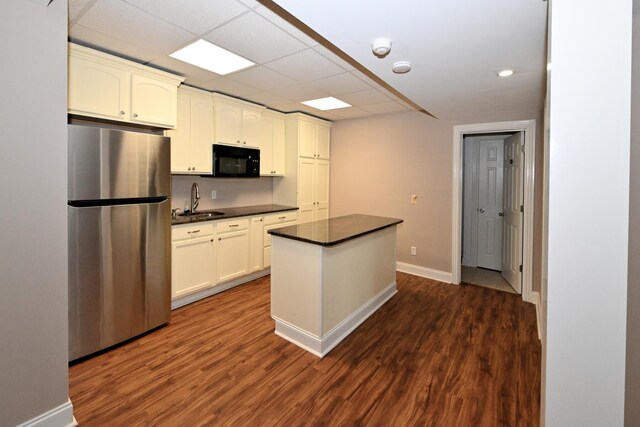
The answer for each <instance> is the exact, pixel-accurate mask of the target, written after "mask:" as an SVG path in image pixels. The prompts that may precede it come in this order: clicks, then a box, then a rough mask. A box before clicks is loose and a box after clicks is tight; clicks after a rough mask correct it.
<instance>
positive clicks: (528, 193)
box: [451, 119, 536, 302]
mask: <svg viewBox="0 0 640 427" xmlns="http://www.w3.org/2000/svg"><path fill="white" fill-rule="evenodd" d="M521 131H522V132H524V171H523V175H524V176H523V184H524V194H523V206H524V213H525V215H524V218H523V219H524V221H523V222H522V299H523V300H524V301H526V302H534V300H533V290H532V281H533V280H532V277H533V215H532V214H533V211H534V210H533V206H534V205H533V203H534V200H533V197H534V180H535V153H536V150H535V148H536V134H535V132H536V121H535V120H534V119H532V120H515V121H508V122H494V123H476V124H468V125H456V126H454V127H453V195H452V212H453V215H452V218H453V221H452V227H451V228H452V230H451V248H452V250H451V283H453V284H455V285H458V284H460V277H461V275H462V274H461V270H462V268H461V263H462V244H461V238H462V236H461V231H462V139H463V137H464V136H465V135H472V134H478V133H490V132H521ZM527 213H530V214H527Z"/></svg>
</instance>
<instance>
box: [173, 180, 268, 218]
mask: <svg viewBox="0 0 640 427" xmlns="http://www.w3.org/2000/svg"><path fill="white" fill-rule="evenodd" d="M272 180H273V178H270V177H264V178H203V177H200V176H185V175H174V176H173V177H172V179H171V186H172V188H171V207H172V208H180V209H182V208H183V207H184V202H185V201H188V200H190V197H191V184H193V183H194V182H197V183H198V186H199V187H200V205H199V206H198V209H200V210H203V209H217V208H227V207H236V206H251V205H263V204H269V203H271V201H272V194H271V184H272ZM212 190H215V191H216V199H215V200H212V199H211V191H212Z"/></svg>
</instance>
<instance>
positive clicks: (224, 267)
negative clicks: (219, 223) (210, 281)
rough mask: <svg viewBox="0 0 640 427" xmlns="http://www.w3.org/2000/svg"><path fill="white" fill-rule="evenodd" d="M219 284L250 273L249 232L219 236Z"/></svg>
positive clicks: (217, 249) (217, 252)
mask: <svg viewBox="0 0 640 427" xmlns="http://www.w3.org/2000/svg"><path fill="white" fill-rule="evenodd" d="M216 255H217V260H218V261H217V265H216V266H217V271H218V280H217V283H222V282H226V281H228V280H231V279H235V278H236V277H240V276H244V275H245V274H248V273H249V230H239V231H233V232H227V233H222V234H218V247H217V248H216Z"/></svg>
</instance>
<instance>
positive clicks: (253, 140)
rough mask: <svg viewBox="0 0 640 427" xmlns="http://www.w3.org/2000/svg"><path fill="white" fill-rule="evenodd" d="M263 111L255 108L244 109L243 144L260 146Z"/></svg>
mask: <svg viewBox="0 0 640 427" xmlns="http://www.w3.org/2000/svg"><path fill="white" fill-rule="evenodd" d="M261 122H262V113H261V112H259V111H253V110H242V144H243V145H247V146H251V147H260V134H261V131H262V130H261V128H260V123H261Z"/></svg>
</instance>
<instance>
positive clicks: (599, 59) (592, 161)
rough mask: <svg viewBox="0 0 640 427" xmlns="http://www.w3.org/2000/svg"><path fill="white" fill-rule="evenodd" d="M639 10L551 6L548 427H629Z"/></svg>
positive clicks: (595, 3)
mask: <svg viewBox="0 0 640 427" xmlns="http://www.w3.org/2000/svg"><path fill="white" fill-rule="evenodd" d="M631 5H632V1H631V0H620V1H616V2H606V3H603V2H602V1H599V0H583V1H581V2H563V1H553V2H551V3H550V7H551V13H552V19H551V37H550V49H551V65H552V70H551V79H550V84H551V88H550V91H551V92H550V94H551V96H550V110H549V114H550V118H549V126H550V128H549V145H550V149H549V171H548V178H549V181H548V183H549V197H548V245H547V247H548V264H547V265H548V267H547V291H548V292H547V311H546V313H547V319H546V320H547V321H546V326H547V331H546V347H545V351H544V353H543V358H544V359H545V362H544V365H543V366H545V368H546V372H545V373H544V375H545V378H544V379H546V381H545V382H544V387H545V390H544V399H545V402H544V411H545V413H544V420H545V422H546V425H548V426H620V425H623V422H624V400H625V356H626V350H625V347H626V312H627V282H628V277H627V258H628V253H629V248H628V235H629V234H628V231H629V230H628V225H629V137H630V135H629V129H630V95H631V24H632V22H631ZM631 262H632V263H633V262H636V263H637V260H632V261H631ZM634 363H638V361H637V360H635V361H634ZM634 404H635V405H637V404H638V402H637V401H636V402H634Z"/></svg>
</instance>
